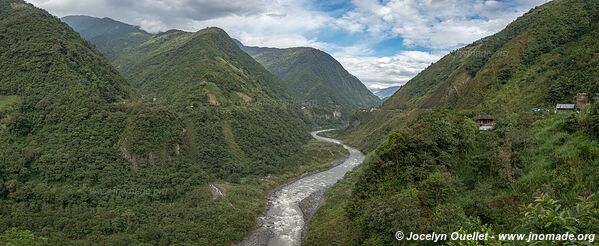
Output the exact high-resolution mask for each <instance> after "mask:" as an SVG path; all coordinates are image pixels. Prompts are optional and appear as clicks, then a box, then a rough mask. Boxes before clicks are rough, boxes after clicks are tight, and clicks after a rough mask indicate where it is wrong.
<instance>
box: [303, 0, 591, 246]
mask: <svg viewBox="0 0 599 246" xmlns="http://www.w3.org/2000/svg"><path fill="white" fill-rule="evenodd" d="M598 18H599V1H596V0H594V1H583V0H554V1H551V2H549V3H547V4H545V5H542V6H540V7H537V8H535V9H533V10H531V11H530V12H529V13H527V14H526V15H524V16H523V17H521V18H519V19H517V20H516V21H514V22H513V23H512V24H510V25H509V26H508V27H507V28H506V29H505V30H503V31H502V32H499V33H498V34H496V35H493V36H491V37H488V38H484V39H482V40H480V41H477V42H475V43H474V44H472V45H469V46H467V47H465V48H463V49H460V50H458V51H455V52H452V53H451V54H450V55H448V56H446V57H444V58H443V59H441V60H440V61H439V62H437V63H435V64H434V65H432V66H431V67H429V68H428V69H426V70H424V71H423V72H422V73H420V74H419V75H418V76H417V77H416V78H414V79H413V80H411V81H410V82H409V83H408V84H406V85H405V86H404V87H402V89H401V90H400V91H399V92H398V93H396V94H395V95H394V96H392V97H391V98H390V99H389V100H387V101H386V102H385V104H384V105H383V107H382V109H380V110H378V111H374V112H365V111H363V112H359V113H357V114H355V115H353V116H352V124H351V126H350V127H349V128H347V129H345V130H344V131H342V132H341V133H338V134H340V135H341V136H342V137H343V138H345V139H346V140H348V141H349V142H350V143H352V144H356V146H360V147H361V148H363V149H366V150H373V151H372V152H371V153H370V154H369V158H367V160H366V162H365V164H364V165H363V166H362V167H361V168H360V169H359V170H357V171H356V172H353V173H350V174H349V175H348V176H347V178H346V179H345V180H344V181H341V182H340V184H338V185H336V186H334V187H333V188H332V189H331V190H330V191H328V192H327V193H325V203H324V205H323V207H322V208H321V209H320V210H319V211H318V212H317V213H316V215H315V217H314V218H313V219H312V222H311V225H310V226H309V228H310V231H309V232H308V236H307V240H306V245H319V244H320V242H323V241H324V242H330V243H331V244H339V245H348V244H352V245H389V244H396V243H398V239H396V238H395V236H397V235H399V234H400V233H399V232H397V231H398V230H399V231H403V233H404V234H403V235H405V236H408V235H409V234H410V233H418V234H420V233H431V232H435V233H437V234H439V233H448V234H449V233H452V232H465V233H488V234H489V235H491V236H495V237H494V238H493V237H491V238H488V239H487V240H479V241H474V240H473V241H469V242H467V244H473V245H487V244H488V245H503V244H513V243H516V244H517V243H518V242H515V241H514V240H511V241H503V242H502V241H499V239H498V237H497V235H498V233H522V234H528V233H539V234H544V233H556V232H561V233H566V232H568V233H574V234H576V233H591V234H592V233H594V232H593V231H595V230H596V229H595V227H596V226H597V224H599V219H598V218H599V200H598V199H597V197H599V189H598V187H599V184H598V182H597V180H599V98H598V97H597V96H596V95H597V94H595V93H597V90H598V88H599V87H598V86H597V79H596V78H597V75H598V74H597V73H598V72H599V71H598V70H597V68H598V67H599V64H598V62H599V60H598V59H597V58H598V56H597V54H599V52H598V50H597V49H598V47H599V46H598V45H597V42H598V40H599V28H598V27H599V26H598V24H597V23H598V22H597V20H599V19H598ZM578 93H588V95H590V100H579V101H576V99H575V96H576V95H577V94H578ZM581 98H582V97H581ZM559 102H564V103H567V102H571V103H574V102H577V106H576V107H577V108H576V112H571V113H555V112H554V109H555V108H554V107H555V103H559ZM480 114H493V116H494V121H495V122H494V123H495V124H496V125H495V126H494V128H493V129H492V130H480V129H479V124H478V123H477V122H475V120H474V119H475V116H476V115H480ZM331 228H332V229H331ZM396 233H397V234H396ZM558 241H560V240H556V241H555V242H553V243H573V244H592V243H593V242H591V241H593V239H590V240H589V239H588V238H587V239H584V240H581V239H579V240H578V241H574V242H566V241H568V240H561V241H560V242H558ZM400 243H408V244H410V243H411V242H407V241H406V240H405V239H404V241H402V242H400ZM420 243H424V244H428V243H431V244H432V243H433V242H431V241H428V242H416V244H420ZM439 243H443V244H447V245H462V244H464V243H466V242H456V241H451V240H446V239H445V240H441V241H439V242H434V244H439ZM530 243H536V244H543V243H548V242H546V241H541V240H532V241H531V242H530Z"/></svg>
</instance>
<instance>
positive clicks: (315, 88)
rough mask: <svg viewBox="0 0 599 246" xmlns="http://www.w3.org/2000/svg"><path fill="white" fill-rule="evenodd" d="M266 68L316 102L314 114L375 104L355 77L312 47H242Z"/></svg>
mask: <svg viewBox="0 0 599 246" xmlns="http://www.w3.org/2000/svg"><path fill="white" fill-rule="evenodd" d="M242 48H243V49H244V51H246V52H248V53H249V54H250V55H251V56H252V57H254V58H255V59H256V60H257V61H258V62H260V63H261V64H262V65H264V66H265V67H266V68H267V69H268V70H269V71H270V72H272V73H273V74H275V75H276V76H277V77H278V78H279V79H281V80H283V81H284V82H286V83H287V86H288V87H289V88H290V90H291V92H292V93H293V94H294V95H295V96H296V97H298V98H299V99H300V100H302V101H303V102H305V103H308V104H316V105H318V106H320V108H315V109H314V110H315V113H316V114H329V115H330V114H331V113H332V112H333V111H334V110H338V111H340V112H342V113H343V114H344V115H345V116H344V117H346V116H347V115H349V113H351V112H352V111H353V110H355V109H358V108H367V107H372V106H375V105H377V104H379V102H380V101H379V99H378V98H377V97H376V96H374V94H372V92H370V91H369V90H368V89H367V88H366V87H365V86H364V85H363V84H362V82H360V81H359V80H358V79H357V78H356V77H354V76H353V75H351V74H349V73H348V72H347V71H346V70H345V69H344V68H343V66H341V64H339V62H337V61H336V60H335V59H334V58H333V57H331V56H330V55H328V54H326V53H324V52H322V51H320V50H317V49H313V48H289V49H274V48H258V47H242Z"/></svg>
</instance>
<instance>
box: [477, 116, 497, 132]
mask: <svg viewBox="0 0 599 246" xmlns="http://www.w3.org/2000/svg"><path fill="white" fill-rule="evenodd" d="M474 121H475V122H476V123H477V124H478V129H479V130H481V131H488V130H493V128H495V125H496V123H495V116H493V115H477V116H476V117H474Z"/></svg>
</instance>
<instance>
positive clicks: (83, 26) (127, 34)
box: [60, 15, 152, 61]
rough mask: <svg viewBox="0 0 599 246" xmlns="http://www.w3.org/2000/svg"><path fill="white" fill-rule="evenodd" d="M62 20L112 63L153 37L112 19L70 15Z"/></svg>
mask: <svg viewBox="0 0 599 246" xmlns="http://www.w3.org/2000/svg"><path fill="white" fill-rule="evenodd" d="M60 20H62V21H63V22H65V23H67V24H68V25H69V26H71V27H72V28H73V29H74V30H75V31H76V32H78V33H79V34H81V36H82V37H83V38H84V39H86V40H88V41H89V42H91V43H92V44H94V45H96V48H98V50H100V52H102V54H104V56H106V58H108V60H110V61H114V60H116V58H118V56H120V55H121V54H122V53H123V52H124V51H125V50H126V49H129V48H131V47H135V46H138V45H140V44H141V43H143V42H145V41H146V40H148V39H150V38H151V37H152V34H150V33H148V32H146V31H144V30H142V29H141V28H140V27H138V26H133V25H129V24H125V23H123V22H120V21H115V20H113V19H110V18H96V17H91V16H85V15H70V16H65V17H62V18H61V19H60Z"/></svg>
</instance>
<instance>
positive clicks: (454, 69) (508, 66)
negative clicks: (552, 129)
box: [339, 0, 599, 150]
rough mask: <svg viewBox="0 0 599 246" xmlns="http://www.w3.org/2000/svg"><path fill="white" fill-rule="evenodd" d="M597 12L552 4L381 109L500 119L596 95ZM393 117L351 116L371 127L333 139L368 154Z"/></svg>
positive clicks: (425, 74)
mask: <svg viewBox="0 0 599 246" xmlns="http://www.w3.org/2000/svg"><path fill="white" fill-rule="evenodd" d="M598 5H599V3H598V2H597V1H575V0H558V1H552V2H550V3H548V4H545V5H543V6H541V7H537V8H535V9H533V10H531V11H530V12H529V13H527V14H526V15H524V16H522V17H520V18H518V19H517V20H516V21H514V22H513V23H511V24H510V25H508V26H507V27H506V28H505V29H504V30H502V31H501V32H499V33H497V34H495V35H493V36H490V37H487V38H483V39H481V40H479V41H476V42H474V43H473V44H471V45H468V46H466V47H464V48H462V49H459V50H456V51H454V52H452V53H451V54H449V55H447V56H445V57H443V58H442V59H441V60H439V61H438V62H436V63H435V64H433V65H431V66H430V67H428V68H427V69H425V70H424V71H422V72H421V73H420V74H418V75H417V76H416V77H415V78H414V79H412V80H411V81H409V82H408V83H407V84H406V85H405V86H403V87H402V89H401V90H400V92H398V93H396V94H395V95H393V96H392V97H391V98H389V99H387V100H386V101H385V102H384V104H383V106H382V109H384V110H395V111H397V112H399V114H402V113H403V114H413V113H408V112H409V111H412V110H416V112H418V110H422V109H424V110H427V109H439V108H441V109H443V108H449V109H456V110H470V111H472V112H475V113H477V114H485V113H489V114H495V115H497V116H500V117H504V116H507V115H508V114H510V113H512V112H522V111H529V110H531V109H532V108H543V109H547V110H551V109H552V108H553V107H554V106H555V103H573V102H575V99H574V97H575V95H576V93H579V92H586V93H589V94H590V95H593V94H595V93H599V91H597V90H598V88H599V84H598V83H599V81H598V80H597V79H596V78H597V77H599V70H597V67H599V56H597V54H599V50H597V49H598V47H599V45H597V40H599V25H597V23H599V22H598V21H597V20H599V11H598V9H599V6H598ZM381 114H386V115H387V116H386V117H381ZM399 114H397V113H392V112H391V111H385V112H384V113H382V112H375V113H373V114H372V116H369V115H368V114H365V113H360V114H357V117H359V118H360V119H362V121H368V122H370V123H369V124H368V125H362V126H357V127H353V128H351V129H348V130H346V131H344V132H343V133H342V134H341V135H340V136H339V137H340V138H341V139H344V140H351V139H358V140H359V139H363V140H360V141H356V143H355V144H356V146H369V148H367V150H372V146H374V145H376V144H377V143H380V142H381V141H383V140H384V138H385V136H386V134H388V133H389V132H390V130H391V129H399V128H400V127H402V124H399V123H398V122H397V121H394V120H390V119H392V118H397V117H399ZM379 129H388V130H385V131H380V130H379ZM379 132H380V133H379ZM381 133H384V134H381Z"/></svg>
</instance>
